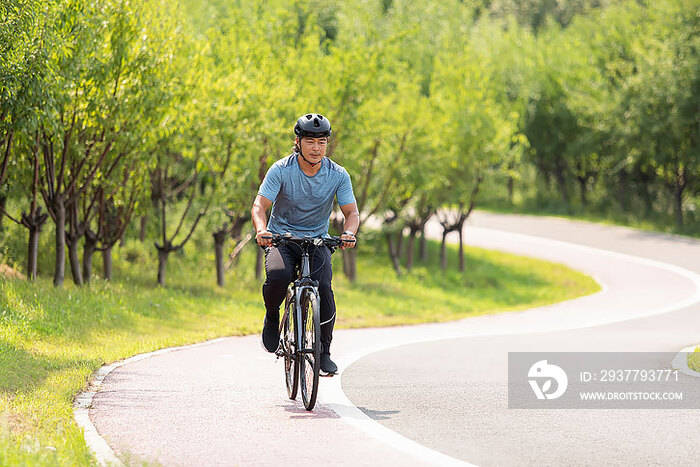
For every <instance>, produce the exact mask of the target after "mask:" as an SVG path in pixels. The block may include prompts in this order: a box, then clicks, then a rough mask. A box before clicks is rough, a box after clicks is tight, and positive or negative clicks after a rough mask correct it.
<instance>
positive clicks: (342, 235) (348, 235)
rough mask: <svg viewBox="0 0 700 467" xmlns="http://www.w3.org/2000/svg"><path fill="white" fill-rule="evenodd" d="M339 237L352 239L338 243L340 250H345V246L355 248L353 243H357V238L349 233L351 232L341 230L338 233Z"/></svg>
mask: <svg viewBox="0 0 700 467" xmlns="http://www.w3.org/2000/svg"><path fill="white" fill-rule="evenodd" d="M340 238H341V239H342V240H352V241H349V242H343V244H342V245H340V249H341V250H345V249H346V248H355V244H356V243H357V239H356V238H355V236H354V235H351V234H349V233H345V232H343V233H342V234H341V235H340Z"/></svg>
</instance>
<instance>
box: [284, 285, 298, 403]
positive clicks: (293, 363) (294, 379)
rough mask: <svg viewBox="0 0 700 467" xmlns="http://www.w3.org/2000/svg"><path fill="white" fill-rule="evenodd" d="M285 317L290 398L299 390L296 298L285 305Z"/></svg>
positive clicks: (286, 377)
mask: <svg viewBox="0 0 700 467" xmlns="http://www.w3.org/2000/svg"><path fill="white" fill-rule="evenodd" d="M285 311H286V312H285V318H284V322H283V324H282V349H283V351H284V381H285V383H287V395H289V398H290V399H296V398H297V391H298V390H299V364H298V359H297V354H296V348H297V346H296V336H295V334H294V333H295V329H296V326H295V322H296V311H295V309H294V300H293V299H292V300H290V301H289V302H288V303H287V306H285Z"/></svg>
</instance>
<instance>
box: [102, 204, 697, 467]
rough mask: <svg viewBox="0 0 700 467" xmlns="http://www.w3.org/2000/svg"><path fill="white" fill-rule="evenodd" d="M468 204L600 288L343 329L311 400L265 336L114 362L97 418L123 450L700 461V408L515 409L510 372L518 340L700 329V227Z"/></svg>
mask: <svg viewBox="0 0 700 467" xmlns="http://www.w3.org/2000/svg"><path fill="white" fill-rule="evenodd" d="M472 217H473V218H472V221H471V223H470V225H469V226H468V227H467V228H466V237H467V241H468V243H470V244H472V245H477V246H481V247H486V248H492V249H498V250H503V251H509V252H514V253H519V254H524V255H527V256H532V257H539V258H545V259H551V260H555V261H558V262H562V263H565V264H567V265H569V266H571V267H574V268H576V269H579V270H581V271H584V272H586V273H588V274H591V275H593V276H594V277H595V278H596V279H597V280H598V281H599V282H600V283H601V284H602V285H603V291H602V292H600V293H598V294H594V295H591V296H588V297H584V298H581V299H577V300H571V301H568V302H563V303H560V304H556V305H552V306H548V307H542V308H538V309H533V310H528V311H525V312H519V313H508V314H500V315H492V316H480V317H475V318H470V319H467V320H463V321H459V322H455V323H444V324H434V325H421V326H406V327H398V328H384V329H368V330H352V331H350V330H348V331H337V332H336V335H335V339H334V357H337V360H336V361H337V363H338V364H339V366H340V367H341V369H344V371H343V373H342V375H341V377H334V378H325V379H323V380H322V383H321V384H322V385H321V396H320V401H319V404H318V405H317V409H315V410H314V412H313V413H308V412H306V411H305V410H304V409H303V406H302V405H301V403H300V402H294V401H289V400H288V399H287V398H286V397H285V396H286V394H285V392H284V387H283V383H282V381H283V380H282V363H281V361H278V362H275V360H274V358H273V357H270V356H269V355H266V354H265V353H263V352H262V350H261V349H260V346H259V345H260V344H259V342H258V337H257V336H250V337H244V338H227V339H220V340H217V341H214V342H211V343H208V344H205V345H200V346H196V347H190V348H184V349H180V350H176V351H173V352H169V353H163V354H159V355H155V356H152V357H150V358H145V359H141V360H138V361H134V362H132V363H129V364H125V365H122V366H120V367H118V368H116V369H115V370H114V371H112V372H111V373H109V375H107V377H106V378H105V379H104V381H103V383H102V384H101V387H100V390H99V391H98V392H97V394H96V395H95V397H94V400H93V401H92V406H91V407H90V410H89V415H90V418H91V420H92V423H94V425H95V427H96V428H97V430H98V431H99V433H100V435H101V436H102V437H103V438H105V439H106V440H107V442H108V443H109V445H110V446H111V448H112V449H113V450H114V451H115V452H116V454H117V455H118V456H119V457H120V459H121V460H122V461H125V462H126V463H127V464H132V463H140V462H142V461H146V462H159V463H162V464H165V465H240V464H256V465H259V464H263V465H274V464H279V463H281V462H285V461H286V462H292V463H294V464H296V463H300V462H304V461H309V462H314V463H317V464H318V463H320V464H346V465H376V464H382V465H394V464H399V463H400V464H409V465H424V464H439V465H445V464H448V463H454V464H464V463H467V462H468V463H473V464H478V465H511V464H512V465H561V464H572V465H600V464H606V465H608V464H614V465H632V464H645V465H646V464H660V465H697V464H698V463H699V462H700V439H699V437H698V433H700V417H699V415H700V413H699V412H698V411H693V410H512V409H511V410H509V409H508V408H507V387H506V383H507V379H506V378H507V352H508V351H535V350H537V351H583V350H587V351H591V350H593V351H671V352H675V351H678V350H679V349H681V348H683V347H686V346H688V345H691V344H694V343H697V342H700V275H699V274H700V241H696V240H690V239H682V238H678V237H673V236H665V235H659V234H650V233H643V232H639V231H635V230H630V229H625V228H619V227H609V226H601V225H594V224H589V223H582V222H572V221H565V220H560V219H552V218H536V217H528V216H513V215H496V214H486V213H481V212H478V213H475V214H474V215H473V216H472ZM435 227H436V226H434V225H433V226H431V228H433V229H434V228H435ZM436 233H437V232H434V231H433V232H432V234H433V235H434V234H436ZM683 377H685V378H690V377H686V376H683ZM697 384H698V385H700V380H698V383H697ZM699 390H700V387H699Z"/></svg>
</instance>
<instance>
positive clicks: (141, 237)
mask: <svg viewBox="0 0 700 467" xmlns="http://www.w3.org/2000/svg"><path fill="white" fill-rule="evenodd" d="M147 221H148V217H147V216H146V214H144V215H143V216H141V225H140V226H139V240H140V241H141V243H143V242H144V241H146V223H147Z"/></svg>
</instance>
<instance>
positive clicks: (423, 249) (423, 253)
mask: <svg viewBox="0 0 700 467" xmlns="http://www.w3.org/2000/svg"><path fill="white" fill-rule="evenodd" d="M420 260H421V261H423V262H424V263H425V262H427V261H428V239H427V238H425V227H423V229H422V230H421V231H420Z"/></svg>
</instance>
